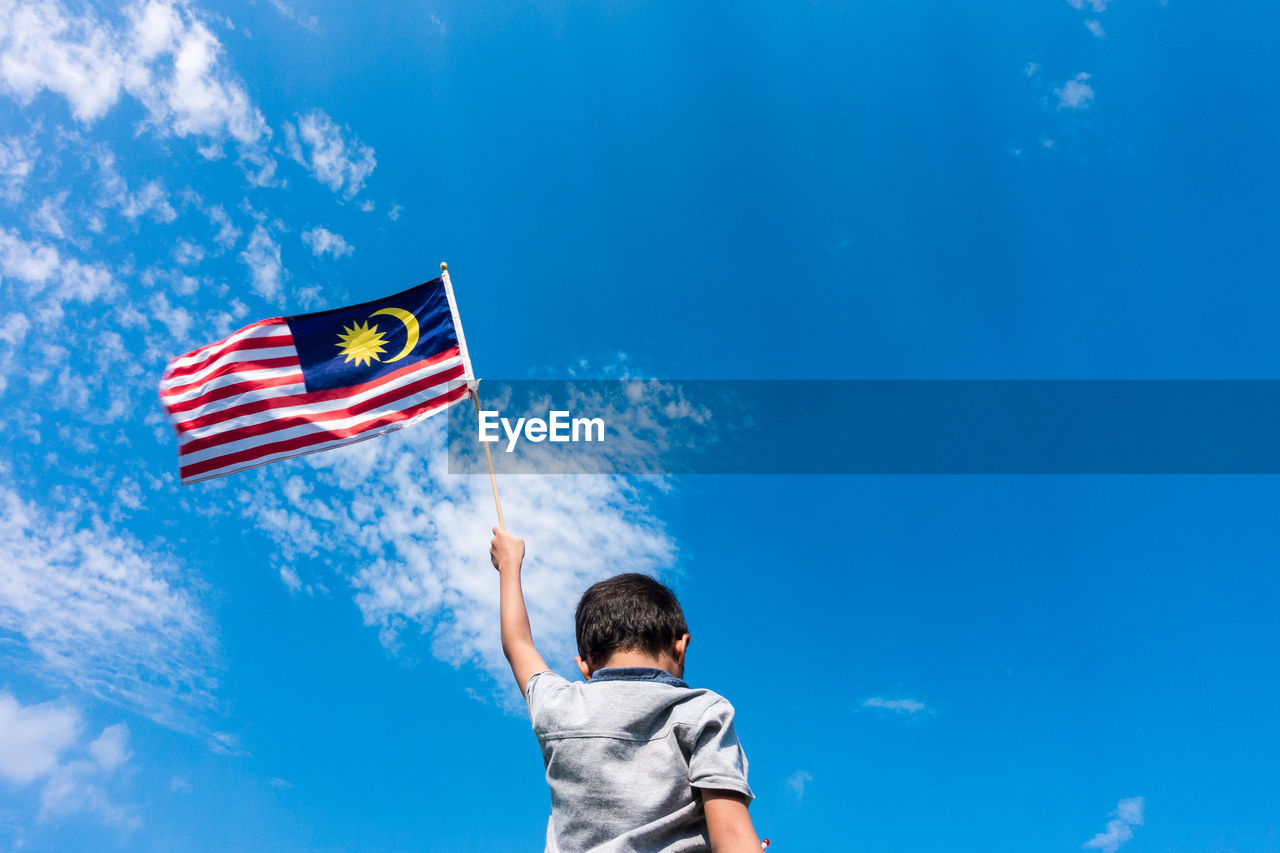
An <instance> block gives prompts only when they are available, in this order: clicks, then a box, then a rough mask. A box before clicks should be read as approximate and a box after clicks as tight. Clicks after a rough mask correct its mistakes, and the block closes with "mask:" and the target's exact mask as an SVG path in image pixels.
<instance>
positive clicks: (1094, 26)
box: [1084, 18, 1107, 38]
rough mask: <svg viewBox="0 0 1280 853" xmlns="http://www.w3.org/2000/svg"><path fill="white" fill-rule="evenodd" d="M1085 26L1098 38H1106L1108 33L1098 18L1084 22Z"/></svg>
mask: <svg viewBox="0 0 1280 853" xmlns="http://www.w3.org/2000/svg"><path fill="white" fill-rule="evenodd" d="M1084 25H1085V26H1086V27H1087V28H1088V29H1089V32H1091V33H1093V34H1094V35H1095V36H1097V37H1098V38H1106V36H1107V31H1106V30H1104V29H1103V28H1102V22H1101V21H1099V20H1097V19H1096V18H1090V19H1089V20H1087V21H1085V22H1084Z"/></svg>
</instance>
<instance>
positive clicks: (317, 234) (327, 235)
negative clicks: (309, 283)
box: [302, 226, 356, 258]
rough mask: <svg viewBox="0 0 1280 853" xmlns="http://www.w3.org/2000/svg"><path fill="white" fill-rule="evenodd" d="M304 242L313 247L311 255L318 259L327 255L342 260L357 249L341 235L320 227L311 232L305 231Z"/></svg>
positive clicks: (303, 234)
mask: <svg viewBox="0 0 1280 853" xmlns="http://www.w3.org/2000/svg"><path fill="white" fill-rule="evenodd" d="M302 242H304V243H306V244H307V245H308V246H310V247H311V254H313V255H315V256H316V257H317V258H323V257H324V256H325V255H326V254H327V255H330V256H331V257H334V258H341V257H343V256H344V255H349V254H351V253H352V252H354V251H355V250H356V247H355V246H352V245H350V244H349V243H347V241H346V240H345V239H343V237H342V235H341V234H335V233H333V232H332V231H330V230H329V229H328V228H322V227H320V226H316V227H315V228H312V229H311V230H310V231H303V232H302Z"/></svg>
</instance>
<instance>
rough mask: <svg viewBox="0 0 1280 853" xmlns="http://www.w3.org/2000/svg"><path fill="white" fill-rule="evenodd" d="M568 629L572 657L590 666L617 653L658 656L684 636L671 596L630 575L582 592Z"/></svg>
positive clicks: (655, 584)
mask: <svg viewBox="0 0 1280 853" xmlns="http://www.w3.org/2000/svg"><path fill="white" fill-rule="evenodd" d="M574 629H575V631H576V633H577V635H578V654H579V655H580V656H581V657H582V659H583V660H584V661H588V662H589V663H591V664H592V665H599V664H600V663H601V662H603V661H606V660H608V659H609V656H610V655H611V654H613V653H614V652H618V651H642V652H646V653H648V654H651V655H655V656H656V655H660V654H662V653H663V652H667V651H671V647H672V646H673V645H674V644H675V641H676V640H678V639H680V637H681V636H682V635H684V634H686V633H688V631H689V627H688V625H686V624H685V621H684V611H683V610H681V609H680V602H679V601H678V600H677V599H676V594H675V593H674V592H672V591H671V589H670V588H669V587H667V586H666V585H665V584H662V583H659V582H658V581H656V580H654V579H653V578H651V577H649V576H648V575H641V574H636V573H634V572H632V573H628V574H625V575H618V576H617V577H612V578H609V579H608V580H603V581H600V582H599V583H597V584H593V585H592V586H591V588H590V589H588V590H587V591H586V592H584V593H583V594H582V598H581V599H579V601H578V612H577V615H576V616H575V618H574Z"/></svg>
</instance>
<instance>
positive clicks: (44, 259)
mask: <svg viewBox="0 0 1280 853" xmlns="http://www.w3.org/2000/svg"><path fill="white" fill-rule="evenodd" d="M5 278H8V279H11V280H14V281H15V282H18V283H21V284H22V285H24V287H23V293H22V296H23V298H24V300H25V301H26V302H27V303H28V304H29V305H30V304H32V302H33V301H34V300H35V299H37V297H40V298H42V301H41V302H40V303H39V305H38V306H36V307H37V309H38V314H39V316H40V317H41V319H43V320H45V321H50V320H56V319H58V318H60V317H61V314H62V304H63V303H64V302H66V301H69V300H77V301H80V302H85V303H89V302H94V301H97V300H101V299H104V298H109V297H113V296H115V295H117V294H118V293H119V292H120V288H119V285H118V284H117V283H116V281H115V279H114V278H113V277H112V275H111V273H110V271H108V270H107V269H106V268H105V267H103V266H100V265H98V264H86V263H82V262H80V261H78V260H76V259H75V258H69V257H64V256H63V255H62V254H61V253H60V252H59V251H58V250H57V249H55V248H54V247H53V246H50V245H48V244H46V243H40V242H37V241H28V240H24V239H23V238H22V237H21V236H20V235H19V234H18V233H17V232H16V231H12V230H9V229H7V228H3V227H0V283H3V279H5Z"/></svg>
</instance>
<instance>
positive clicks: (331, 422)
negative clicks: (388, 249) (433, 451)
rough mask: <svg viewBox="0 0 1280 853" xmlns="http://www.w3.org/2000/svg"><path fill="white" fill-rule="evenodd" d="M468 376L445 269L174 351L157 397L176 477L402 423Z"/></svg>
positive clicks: (432, 409)
mask: <svg viewBox="0 0 1280 853" xmlns="http://www.w3.org/2000/svg"><path fill="white" fill-rule="evenodd" d="M472 379H473V375H472V373H471V361H470V359H469V358H468V357H467V343H466V339H465V338H464V337H463V336H462V324H461V323H460V321H459V319H458V309H457V306H456V305H455V304H454V301H453V289H452V288H451V287H450V285H449V274H448V273H447V272H446V273H445V274H443V275H442V276H440V278H437V279H434V280H432V281H429V282H427V283H426V284H421V285H418V286H417V287H414V288H412V289H410V290H406V291H404V292H403V293H397V294H396V295H395V296H389V297H387V298H386V299H377V300H374V301H373V302H364V303H361V304H360V305H353V306H351V307H349V308H337V309H334V310H332V311H321V312H319V313H316V314H299V315H298V316H296V317H275V318H273V319H270V320H263V321H261V322H259V323H254V324H253V325H251V326H245V327H244V328H243V329H240V330H239V331H238V332H235V333H233V334H231V335H229V336H228V337H226V338H224V339H223V340H221V341H218V342H217V343H213V344H209V345H208V346H204V347H201V348H199V349H197V350H192V351H191V352H189V353H187V354H186V355H183V356H179V357H178V358H175V359H174V360H173V361H171V362H169V366H168V367H167V368H166V369H165V372H164V378H163V379H161V380H160V400H161V402H162V403H163V404H164V408H165V411H166V412H168V415H169V420H170V421H171V422H172V423H173V427H174V429H175V430H176V431H177V433H178V468H179V474H180V475H181V477H182V482H183V483H195V482H199V481H200V480H209V479H212V478H214V477H221V476H224V475H226V474H231V473H233V472H235V471H242V470H244V469H245V468H254V467H256V466H258V465H265V464H266V463H268V462H274V461H276V460H278V459H288V458H289V457H291V456H301V455H302V454H304V453H314V452H316V451H318V450H328V449H330V448H332V447H340V446H342V445H344V444H350V443H352V442H355V441H361V440H363V439H366V438H372V437H374V436H375V435H380V434H382V433H384V432H389V431H390V430H393V429H399V428H401V427H405V426H408V425H409V424H411V423H415V422H417V421H420V420H422V419H423V418H426V417H429V416H430V415H434V414H435V413H437V412H441V411H444V410H445V409H446V408H448V407H449V406H451V405H453V404H454V403H456V402H458V401H460V400H462V399H464V398H465V397H466V396H467V389H468V384H467V383H468V382H470V381H471V380H472Z"/></svg>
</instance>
